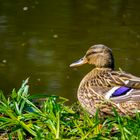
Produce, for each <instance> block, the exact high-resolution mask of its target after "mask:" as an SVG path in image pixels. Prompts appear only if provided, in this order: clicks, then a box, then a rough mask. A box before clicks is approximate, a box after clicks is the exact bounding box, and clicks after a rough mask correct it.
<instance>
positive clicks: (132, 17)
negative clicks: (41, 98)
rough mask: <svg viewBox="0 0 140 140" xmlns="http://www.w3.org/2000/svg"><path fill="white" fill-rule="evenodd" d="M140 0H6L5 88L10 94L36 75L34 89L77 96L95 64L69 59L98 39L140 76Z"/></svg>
mask: <svg viewBox="0 0 140 140" xmlns="http://www.w3.org/2000/svg"><path fill="white" fill-rule="evenodd" d="M139 9H140V1H138V0H134V1H131V0H123V1H122V0H113V1H112V0H108V1H99V0H87V1H81V0H59V1H51V0H41V1H39V0H28V1H26V0H21V1H16V0H12V1H10V0H3V1H2V2H1V4H0V50H1V51H0V52H1V53H0V79H1V80H0V89H1V90H3V91H4V93H5V94H6V95H8V94H9V93H10V92H11V90H12V89H13V88H16V89H18V88H19V87H20V84H21V82H22V80H24V79H26V78H27V77H30V80H29V84H30V93H31V94H48V95H52V94H53V95H60V96H63V97H66V98H68V99H69V100H70V102H73V101H76V100H77V96H76V91H77V88H78V85H79V82H80V80H81V79H82V77H83V76H84V75H85V74H86V73H87V72H89V71H90V70H91V69H92V66H88V65H85V66H81V67H79V68H77V69H72V68H70V67H69V65H70V64H71V63H72V62H74V61H75V60H78V59H79V58H80V57H82V56H83V55H84V53H85V52H86V50H87V49H88V48H89V47H90V46H91V45H93V44H106V45H107V46H109V47H110V48H112V50H113V52H114V55H115V59H116V69H119V68H122V69H123V70H125V71H127V72H130V73H132V74H134V75H137V76H140V71H139V69H140V12H139Z"/></svg>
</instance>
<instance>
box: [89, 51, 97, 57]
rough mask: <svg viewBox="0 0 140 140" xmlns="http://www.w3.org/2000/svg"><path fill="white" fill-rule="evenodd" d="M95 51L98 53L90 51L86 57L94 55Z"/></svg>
mask: <svg viewBox="0 0 140 140" xmlns="http://www.w3.org/2000/svg"><path fill="white" fill-rule="evenodd" d="M95 53H97V52H95V51H92V52H89V53H88V54H87V55H86V57H87V56H90V55H92V54H95Z"/></svg>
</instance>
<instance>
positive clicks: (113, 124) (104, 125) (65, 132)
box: [0, 79, 140, 140]
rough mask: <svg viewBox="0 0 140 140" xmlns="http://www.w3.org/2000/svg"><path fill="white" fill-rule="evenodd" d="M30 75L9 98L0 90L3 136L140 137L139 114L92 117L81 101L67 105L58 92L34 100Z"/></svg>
mask: <svg viewBox="0 0 140 140" xmlns="http://www.w3.org/2000/svg"><path fill="white" fill-rule="evenodd" d="M28 89H29V86H28V79H27V80H25V81H24V82H23V84H22V86H21V88H20V89H19V90H18V91H16V90H13V91H12V93H11V96H10V97H8V98H6V97H5V96H4V94H3V93H2V91H1V92H0V139H4V138H5V139H9V140H13V139H19V140H24V139H34V140H55V139H60V140H75V139H80V140H94V139H95V140H139V139H140V115H139V114H138V113H137V114H136V117H135V118H130V117H128V116H123V117H122V116H119V114H118V113H117V112H116V111H115V110H114V114H115V115H114V116H108V117H106V118H99V117H98V111H97V112H96V115H95V116H93V117H91V116H90V115H89V114H87V113H86V112H85V111H84V110H83V109H82V108H81V107H80V105H79V104H78V103H75V104H73V105H72V106H66V105H65V103H66V102H67V99H65V98H62V97H58V96H49V97H47V96H46V97H45V98H44V99H43V100H41V99H40V100H35V99H34V98H37V97H38V96H37V95H36V96H31V95H30V94H29V92H28Z"/></svg>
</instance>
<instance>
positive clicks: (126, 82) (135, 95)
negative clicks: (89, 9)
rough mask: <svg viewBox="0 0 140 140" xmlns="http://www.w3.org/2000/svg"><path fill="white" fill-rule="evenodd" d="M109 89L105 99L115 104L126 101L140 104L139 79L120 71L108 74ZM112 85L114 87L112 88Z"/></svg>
mask: <svg viewBox="0 0 140 140" xmlns="http://www.w3.org/2000/svg"><path fill="white" fill-rule="evenodd" d="M108 74H109V76H108V81H110V85H111V87H112V88H111V89H110V90H109V91H108V92H107V93H106V95H105V98H106V99H111V100H112V101H114V102H116V103H120V102H126V101H136V102H140V78H139V77H136V76H133V75H132V74H128V73H126V72H122V71H112V72H111V73H108ZM113 85H114V86H113Z"/></svg>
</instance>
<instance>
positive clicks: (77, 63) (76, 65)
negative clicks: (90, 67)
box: [70, 57, 87, 67]
mask: <svg viewBox="0 0 140 140" xmlns="http://www.w3.org/2000/svg"><path fill="white" fill-rule="evenodd" d="M86 63H87V61H86V59H85V58H84V57H83V58H81V59H80V60H78V61H76V62H74V63H72V64H70V67H78V66H81V65H83V64H86Z"/></svg>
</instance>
